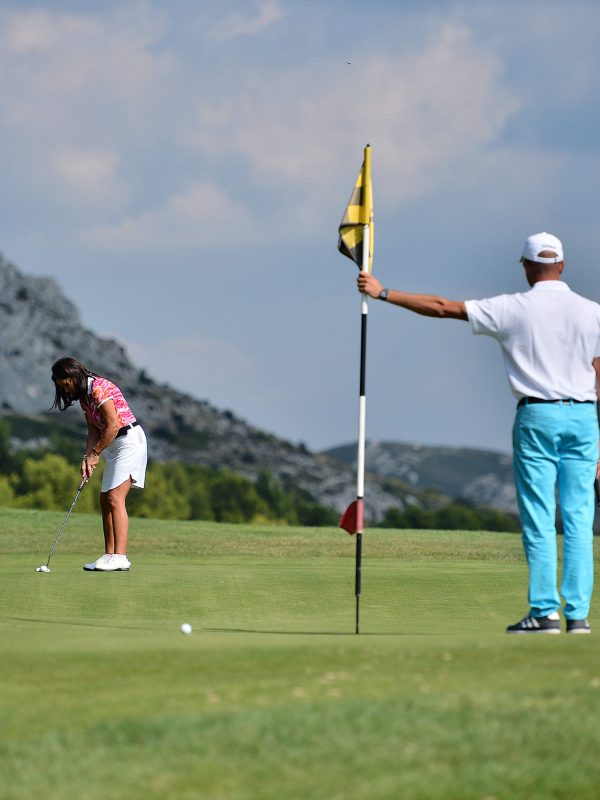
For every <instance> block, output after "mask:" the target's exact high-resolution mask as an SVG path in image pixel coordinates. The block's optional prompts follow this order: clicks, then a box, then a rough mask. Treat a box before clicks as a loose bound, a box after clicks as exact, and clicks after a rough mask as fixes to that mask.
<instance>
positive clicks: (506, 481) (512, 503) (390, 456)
mask: <svg viewBox="0 0 600 800" xmlns="http://www.w3.org/2000/svg"><path fill="white" fill-rule="evenodd" d="M356 449H357V446H356V443H353V444H346V445H341V446H339V447H334V448H332V449H330V450H326V451H325V453H324V454H325V455H326V456H328V457H329V458H335V459H337V460H338V461H340V462H341V463H343V464H346V465H347V466H350V467H355V465H356ZM365 467H366V469H367V471H368V472H369V473H371V474H373V475H377V476H378V477H380V478H382V479H386V480H389V479H394V478H395V479H398V480H400V481H402V482H403V483H405V484H406V485H407V486H410V487H412V488H413V489H414V490H421V491H422V490H424V489H436V490H437V491H439V492H441V493H443V494H444V495H447V496H448V497H450V498H452V499H453V500H457V501H458V500H464V501H466V502H467V503H470V504H472V505H476V506H489V507H492V508H497V509H499V510H501V511H506V512H508V513H511V514H516V513H517V501H516V494H515V488H514V484H513V473H512V457H511V456H509V455H507V454H505V453H496V452H493V451H490V450H476V449H471V448H458V447H457V448H453V447H425V446H423V445H418V444H404V443H401V442H378V441H370V442H367V444H366V448H365Z"/></svg>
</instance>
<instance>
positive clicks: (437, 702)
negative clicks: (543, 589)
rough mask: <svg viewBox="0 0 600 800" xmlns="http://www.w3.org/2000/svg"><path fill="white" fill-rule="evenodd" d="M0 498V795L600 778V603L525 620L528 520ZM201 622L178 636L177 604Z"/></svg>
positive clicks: (343, 795)
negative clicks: (495, 525)
mask: <svg viewBox="0 0 600 800" xmlns="http://www.w3.org/2000/svg"><path fill="white" fill-rule="evenodd" d="M63 517H64V514H61V513H58V512H42V511H25V510H15V509H0V798H1V800H25V799H27V800H29V798H36V800H41V799H42V798H43V799H44V800H68V799H70V798H81V800H113V799H114V800H116V799H117V798H118V799H119V800H120V799H121V798H122V799H123V800H137V798H140V800H141V799H142V798H144V800H154V799H155V798H156V800H158V798H160V799H161V800H178V799H179V798H186V799H187V798H189V799H190V800H191V799H192V798H202V800H271V799H272V800H276V799H277V800H281V798H283V799H284V800H384V799H385V800H388V799H389V800H417V798H418V799H419V800H454V799H456V800H458V799H459V798H460V800H471V798H473V800H476V799H477V800H492V799H494V800H520V798H523V800H548V799H549V798H565V800H576V799H577V798H589V800H595V798H597V797H598V796H599V795H600V790H599V788H598V787H600V758H599V757H598V754H599V753H600V622H596V619H597V616H596V614H597V612H596V610H595V609H597V608H598V606H597V604H596V607H595V609H593V610H592V615H591V617H590V622H591V624H592V627H593V628H594V630H593V633H592V635H591V636H567V635H565V634H564V632H563V633H562V634H561V635H560V636H539V635H533V636H531V635H525V636H507V635H506V634H505V632H504V629H505V627H506V625H507V624H508V623H512V622H515V621H517V619H519V618H520V616H522V615H523V614H524V613H525V612H526V610H527V602H526V575H527V572H526V567H525V564H524V560H523V556H522V552H521V543H520V537H519V536H518V535H515V534H502V533H485V532H468V533H463V532H447V531H438V532H434V531H422V532H420V531H393V530H373V531H368V532H367V533H365V535H364V537H363V583H362V598H361V633H360V635H359V636H357V635H355V633H354V624H355V599H354V539H353V538H352V537H349V536H348V535H347V534H345V533H343V532H342V531H339V530H336V529H328V528H319V529H308V528H291V527H284V526H242V525H239V526H236V525H225V524H217V523H208V522H169V521H153V520H141V519H132V520H131V532H130V550H129V557H130V559H131V561H132V564H133V566H132V569H131V571H130V572H129V573H112V574H110V573H100V574H99V573H86V572H83V570H82V569H81V567H82V564H83V563H84V562H86V561H90V560H93V559H94V558H96V557H97V556H98V555H99V554H100V550H101V548H100V547H99V543H100V541H101V531H100V519H99V516H97V515H89V514H84V513H77V512H75V513H73V515H72V517H71V519H70V521H69V524H68V526H67V528H66V530H65V533H64V535H63V537H62V540H61V542H60V545H59V547H58V548H57V550H56V552H55V554H54V555H53V557H52V560H51V562H50V569H51V572H50V574H40V573H36V572H35V568H36V567H38V566H39V565H41V564H44V563H45V562H46V558H47V556H48V551H49V548H50V546H51V544H52V542H53V540H54V537H55V534H56V531H57V529H58V527H59V525H60V523H61V521H62V519H63ZM184 622H187V623H189V624H190V625H191V626H192V633H191V635H186V636H184V635H182V634H181V632H180V626H181V624H182V623H184Z"/></svg>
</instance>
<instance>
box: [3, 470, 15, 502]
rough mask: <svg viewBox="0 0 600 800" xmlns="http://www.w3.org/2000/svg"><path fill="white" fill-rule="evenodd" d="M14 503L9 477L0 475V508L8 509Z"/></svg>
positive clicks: (13, 493)
mask: <svg viewBox="0 0 600 800" xmlns="http://www.w3.org/2000/svg"><path fill="white" fill-rule="evenodd" d="M14 502H15V492H14V489H13V487H12V482H11V479H10V476H9V475H0V507H1V508H10V506H13V505H14Z"/></svg>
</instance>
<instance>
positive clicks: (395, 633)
mask: <svg viewBox="0 0 600 800" xmlns="http://www.w3.org/2000/svg"><path fill="white" fill-rule="evenodd" d="M202 630H203V631H204V632H205V633H262V634H266V635H270V636H437V635H438V634H435V633H410V632H406V631H404V632H402V631H386V632H384V631H381V632H379V631H361V632H360V633H355V631H273V630H260V629H259V628H202Z"/></svg>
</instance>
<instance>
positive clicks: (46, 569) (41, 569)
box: [35, 564, 50, 572]
mask: <svg viewBox="0 0 600 800" xmlns="http://www.w3.org/2000/svg"><path fill="white" fill-rule="evenodd" d="M35 571H36V572H50V567H49V566H48V565H47V564H42V566H41V567H37V568H36V570H35Z"/></svg>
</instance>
